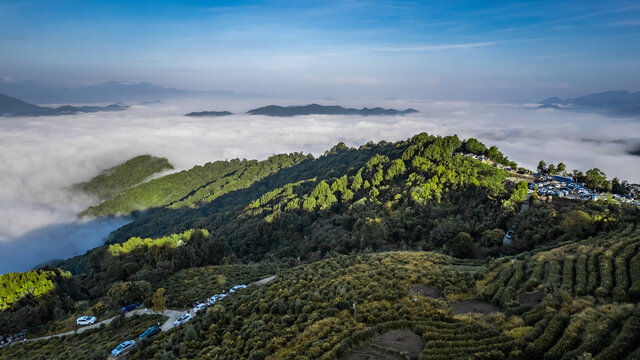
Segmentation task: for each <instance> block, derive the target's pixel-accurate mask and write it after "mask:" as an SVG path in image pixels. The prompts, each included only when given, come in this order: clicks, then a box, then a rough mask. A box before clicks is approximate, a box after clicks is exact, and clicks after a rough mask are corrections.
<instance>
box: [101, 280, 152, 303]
mask: <svg viewBox="0 0 640 360" xmlns="http://www.w3.org/2000/svg"><path fill="white" fill-rule="evenodd" d="M107 295H108V296H109V299H110V300H111V301H113V302H114V303H116V304H120V305H124V304H128V303H131V302H134V301H138V302H142V301H144V300H145V299H146V298H147V297H149V295H151V284H149V282H148V281H144V280H141V281H133V282H131V281H125V282H116V283H114V284H113V285H111V287H110V288H109V291H108V292H107Z"/></svg>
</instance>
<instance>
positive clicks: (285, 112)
mask: <svg viewBox="0 0 640 360" xmlns="http://www.w3.org/2000/svg"><path fill="white" fill-rule="evenodd" d="M417 112H418V111H417V110H415V109H406V110H396V109H383V108H381V107H374V108H366V107H365V108H362V109H354V108H344V107H342V106H339V105H319V104H308V105H291V106H279V105H268V106H263V107H260V108H256V109H252V110H249V111H247V114H250V115H266V116H281V117H290V116H299V115H362V116H375V115H406V114H412V113H417Z"/></svg>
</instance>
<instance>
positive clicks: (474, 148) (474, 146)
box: [464, 138, 487, 155]
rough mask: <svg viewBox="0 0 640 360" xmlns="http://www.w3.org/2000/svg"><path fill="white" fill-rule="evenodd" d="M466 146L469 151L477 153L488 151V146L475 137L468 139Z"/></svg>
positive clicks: (482, 153)
mask: <svg viewBox="0 0 640 360" xmlns="http://www.w3.org/2000/svg"><path fill="white" fill-rule="evenodd" d="M464 148H465V150H466V151H467V152H470V153H472V154H476V155H484V153H485V152H486V151H487V146H486V145H485V144H483V143H481V142H480V141H478V140H477V139H474V138H469V139H468V140H467V141H466V143H465V145H464Z"/></svg>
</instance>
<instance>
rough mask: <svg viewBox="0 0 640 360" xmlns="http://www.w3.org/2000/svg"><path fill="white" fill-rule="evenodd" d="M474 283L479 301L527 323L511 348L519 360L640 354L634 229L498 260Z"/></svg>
mask: <svg viewBox="0 0 640 360" xmlns="http://www.w3.org/2000/svg"><path fill="white" fill-rule="evenodd" d="M478 285H479V286H478V296H479V297H480V298H482V299H484V300H487V301H491V302H493V303H495V304H498V305H500V306H502V307H503V308H506V309H507V313H509V312H511V313H516V314H520V316H521V318H522V320H523V321H524V323H525V324H526V325H527V326H530V327H531V330H530V331H529V332H528V333H526V334H525V335H524V336H523V338H522V343H521V344H522V345H521V346H519V349H520V350H517V351H521V352H522V354H521V355H523V357H524V358H532V359H540V358H541V359H557V360H564V359H575V358H579V357H582V356H584V355H585V354H587V353H588V354H591V356H592V358H593V359H600V360H604V359H629V360H630V359H640V349H639V348H638V344H640V302H639V300H640V231H638V230H637V229H636V227H635V226H630V227H629V228H628V229H627V230H626V231H623V232H621V233H619V234H618V235H617V236H615V237H611V238H593V239H588V240H585V241H583V242H581V243H574V244H569V245H563V246H559V247H558V248H555V249H552V250H547V251H541V252H536V253H531V254H528V255H526V256H521V257H520V258H517V259H501V260H499V261H498V262H496V263H494V264H492V269H491V270H490V271H489V272H488V273H487V274H486V276H485V277H484V279H482V280H480V281H479V282H478ZM557 290H562V291H560V292H558V291H557ZM535 294H537V295H538V296H534V295H535ZM544 296H546V297H544ZM543 298H544V299H543ZM527 299H529V300H531V299H535V301H529V302H528V301H527ZM540 301H542V303H539V304H536V303H537V302H540ZM521 303H524V305H523V304H521Z"/></svg>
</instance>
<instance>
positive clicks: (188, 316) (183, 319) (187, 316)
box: [173, 314, 193, 326]
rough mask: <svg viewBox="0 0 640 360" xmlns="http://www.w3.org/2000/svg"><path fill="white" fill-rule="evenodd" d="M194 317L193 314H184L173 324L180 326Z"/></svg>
mask: <svg viewBox="0 0 640 360" xmlns="http://www.w3.org/2000/svg"><path fill="white" fill-rule="evenodd" d="M192 318H193V317H192V316H191V314H182V315H181V316H180V317H179V318H178V320H176V321H174V322H173V326H180V325H182V324H184V323H186V322H189V320H191V319H192Z"/></svg>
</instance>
